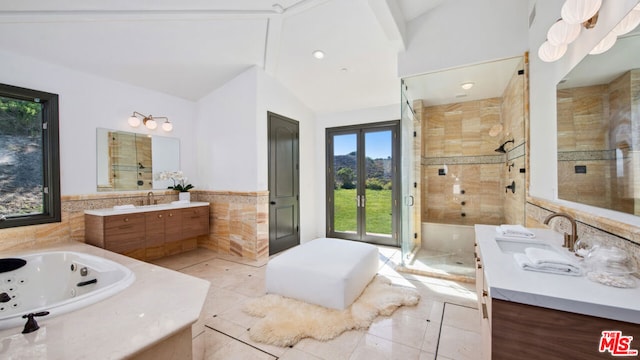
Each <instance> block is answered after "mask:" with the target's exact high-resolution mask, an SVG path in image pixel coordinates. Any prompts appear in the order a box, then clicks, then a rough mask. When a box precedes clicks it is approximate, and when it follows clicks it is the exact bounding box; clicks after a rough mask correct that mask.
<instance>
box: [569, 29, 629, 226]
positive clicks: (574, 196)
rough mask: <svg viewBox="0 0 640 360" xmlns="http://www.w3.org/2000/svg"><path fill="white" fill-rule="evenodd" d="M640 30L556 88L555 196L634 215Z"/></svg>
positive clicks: (587, 59) (587, 61) (584, 63)
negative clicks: (556, 177) (556, 144)
mask: <svg viewBox="0 0 640 360" xmlns="http://www.w3.org/2000/svg"><path fill="white" fill-rule="evenodd" d="M636 54H640V29H635V30H634V31H632V32H631V33H629V34H627V35H624V36H621V37H619V38H618V40H617V41H616V43H615V45H614V46H613V47H612V48H611V49H609V50H608V51H606V52H604V53H602V54H599V55H587V56H586V57H585V58H584V59H583V60H582V61H581V62H580V63H579V64H578V65H577V66H576V67H575V68H574V69H572V70H571V72H570V73H569V74H568V75H567V76H566V77H565V78H564V79H563V80H562V81H561V82H560V83H559V84H558V85H557V114H558V119H557V127H558V129H557V130H558V198H559V199H562V200H568V201H572V202H576V203H582V204H587V205H592V206H597V207H600V208H606V209H610V210H615V211H619V212H624V213H629V214H634V215H640V57H638V56H637V55H636Z"/></svg>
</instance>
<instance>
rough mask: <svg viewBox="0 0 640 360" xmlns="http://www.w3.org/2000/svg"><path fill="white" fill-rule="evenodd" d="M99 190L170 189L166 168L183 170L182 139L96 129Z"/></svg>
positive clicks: (168, 169)
mask: <svg viewBox="0 0 640 360" xmlns="http://www.w3.org/2000/svg"><path fill="white" fill-rule="evenodd" d="M96 147H97V149H96V164H97V174H96V179H97V184H96V186H97V191H99V192H102V191H126V190H152V189H166V188H167V187H168V186H170V185H173V184H172V183H170V180H169V181H167V180H159V179H158V174H159V173H161V172H163V171H177V170H179V169H180V140H179V139H176V138H170V137H164V136H155V135H153V136H152V135H147V134H139V133H131V132H126V131H118V130H110V129H101V128H98V129H97V130H96Z"/></svg>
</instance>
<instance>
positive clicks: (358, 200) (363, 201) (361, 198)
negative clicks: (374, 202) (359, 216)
mask: <svg viewBox="0 0 640 360" xmlns="http://www.w3.org/2000/svg"><path fill="white" fill-rule="evenodd" d="M366 203H367V200H366V198H365V197H364V195H356V204H357V207H364V206H365V204H366Z"/></svg>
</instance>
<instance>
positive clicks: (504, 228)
mask: <svg viewBox="0 0 640 360" xmlns="http://www.w3.org/2000/svg"><path fill="white" fill-rule="evenodd" d="M496 230H497V231H498V233H500V234H501V235H502V236H506V237H518V238H525V239H533V238H535V237H536V234H534V233H533V232H531V231H529V230H527V228H525V227H524V226H522V225H500V226H499V227H498V228H497V229H496Z"/></svg>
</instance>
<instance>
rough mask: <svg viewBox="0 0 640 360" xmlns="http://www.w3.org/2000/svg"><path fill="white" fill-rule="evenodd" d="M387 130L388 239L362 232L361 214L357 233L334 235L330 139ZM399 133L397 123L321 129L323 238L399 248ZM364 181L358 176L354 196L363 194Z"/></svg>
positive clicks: (361, 165)
mask: <svg viewBox="0 0 640 360" xmlns="http://www.w3.org/2000/svg"><path fill="white" fill-rule="evenodd" d="M383 129H384V130H387V129H388V130H391V131H392V133H393V136H394V137H395V138H394V141H393V143H392V159H393V165H392V166H393V172H394V175H393V187H392V191H391V194H392V195H391V196H392V200H391V201H392V209H393V215H392V226H391V227H392V231H391V238H390V239H382V238H380V237H376V236H372V235H368V234H367V233H366V231H365V223H364V221H362V219H361V215H360V214H359V215H358V218H359V219H358V233H357V234H351V233H344V232H339V233H338V232H335V231H334V227H333V221H334V215H335V214H334V206H333V204H334V198H333V194H334V193H333V186H334V173H333V171H334V169H333V163H332V159H333V156H334V154H333V143H332V138H333V136H334V135H342V134H356V133H357V134H360V135H358V136H359V137H361V138H362V140H363V139H364V134H365V133H367V132H373V131H380V130H383ZM400 136H401V132H400V120H392V121H385V122H377V123H369V124H358V125H349V126H340V127H334V128H327V129H326V130H325V146H326V150H325V154H326V158H325V159H326V169H327V170H326V181H325V186H326V188H325V190H326V236H328V237H338V238H344V239H349V240H358V241H364V242H370V243H375V244H380V245H390V246H400V239H401V238H402V237H401V226H400V224H401V223H400V215H401V213H400V212H401V209H400V201H399V199H400V188H401V158H400V151H401V148H400V145H401V138H400ZM362 140H358V149H357V153H358V154H364V153H365V152H364V141H362ZM358 166H359V169H358V174H364V173H365V164H364V162H360V163H359V164H358ZM365 182H366V179H364V178H363V177H360V178H359V179H358V186H357V188H358V195H361V196H362V195H364V192H365Z"/></svg>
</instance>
